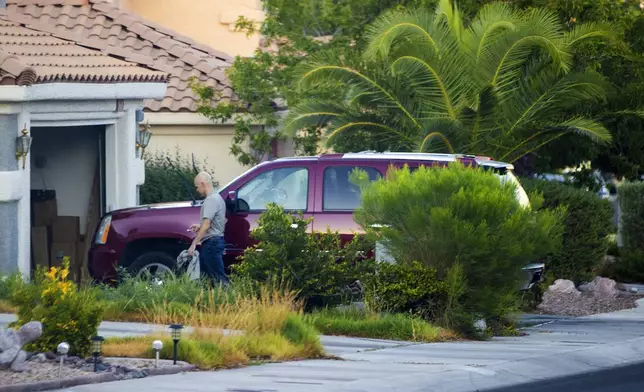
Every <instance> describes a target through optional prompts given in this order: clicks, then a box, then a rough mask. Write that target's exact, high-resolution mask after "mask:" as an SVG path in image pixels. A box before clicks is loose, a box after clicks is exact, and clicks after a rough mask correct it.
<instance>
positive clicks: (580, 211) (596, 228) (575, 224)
mask: <svg viewBox="0 0 644 392" xmlns="http://www.w3.org/2000/svg"><path fill="white" fill-rule="evenodd" d="M522 183H523V185H524V187H525V188H526V190H528V191H529V192H538V193H540V194H542V195H543V198H544V202H543V205H542V208H557V207H560V206H563V207H566V218H565V220H564V233H563V245H562V247H561V249H560V250H559V252H557V253H555V254H553V255H551V256H549V257H548V258H547V259H546V264H547V268H548V280H550V281H552V280H555V279H570V280H572V281H574V282H575V283H577V284H579V283H581V282H583V281H588V280H590V279H592V277H593V274H594V271H595V270H596V269H597V268H598V267H599V266H600V264H601V262H602V259H603V258H604V256H605V255H606V252H607V251H608V247H609V245H610V238H609V234H610V233H611V232H612V230H613V226H614V225H613V209H612V207H611V205H610V202H609V201H607V200H602V199H600V198H599V197H598V196H597V195H596V194H595V193H593V192H589V191H586V190H583V189H579V188H576V187H573V186H570V185H566V184H561V183H557V182H551V181H545V180H534V179H529V180H528V179H526V180H522Z"/></svg>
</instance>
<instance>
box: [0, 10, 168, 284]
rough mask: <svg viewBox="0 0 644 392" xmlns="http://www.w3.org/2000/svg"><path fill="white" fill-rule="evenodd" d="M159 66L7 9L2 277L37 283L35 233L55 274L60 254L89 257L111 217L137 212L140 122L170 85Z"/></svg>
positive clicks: (2, 66) (0, 156)
mask: <svg viewBox="0 0 644 392" xmlns="http://www.w3.org/2000/svg"><path fill="white" fill-rule="evenodd" d="M32 3H33V2H32ZM49 3H51V1H49ZM126 58H127V59H126ZM150 64H151V61H150V60H149V59H148V58H147V57H144V56H136V55H129V54H128V53H127V52H124V51H121V52H118V51H115V50H112V49H108V47H107V46H106V45H105V43H104V42H102V41H101V40H97V39H93V38H91V37H87V36H85V37H84V36H81V35H79V34H77V33H75V32H73V31H72V30H69V31H64V30H61V29H58V28H57V27H56V26H55V25H53V24H51V23H50V22H49V21H47V19H46V18H40V19H33V18H31V17H26V16H24V15H23V14H20V13H16V12H15V11H12V10H10V9H9V8H0V275H3V274H8V273H11V272H13V271H16V270H19V271H21V272H22V273H23V274H25V275H26V276H29V275H30V271H31V257H30V253H31V249H30V247H31V246H30V245H31V233H32V231H34V232H36V231H37V232H36V234H37V235H38V241H39V242H38V243H34V244H33V245H34V246H33V248H34V250H35V255H37V256H38V259H37V260H35V261H36V262H37V264H39V265H43V266H47V265H49V262H52V263H56V262H59V261H60V260H59V259H57V258H55V257H54V256H55V255H53V254H49V251H50V250H51V251H52V252H55V253H56V254H57V253H58V252H59V251H60V252H63V255H69V256H72V257H74V258H75V257H76V255H77V254H80V255H82V254H83V253H84V249H85V247H86V246H87V245H88V242H89V238H90V237H91V233H92V230H93V227H95V225H96V222H97V220H98V217H100V215H101V214H102V213H103V212H105V211H106V210H108V209H114V208H120V207H127V206H132V205H135V204H136V198H137V194H136V193H137V186H138V185H140V184H142V183H143V181H144V170H143V162H142V161H141V159H139V157H138V152H137V135H138V132H137V130H138V127H139V124H138V120H139V119H140V114H139V113H141V112H140V111H141V109H142V108H143V106H144V101H145V100H159V99H163V97H164V96H165V95H166V90H167V81H168V78H169V73H167V72H164V71H160V70H158V69H153V68H151V67H150V66H149V65H150ZM155 102H156V101H155ZM32 195H33V199H34V200H32ZM52 198H53V200H54V201H53V203H52ZM32 201H33V203H32ZM41 201H42V203H41ZM33 205H36V208H34V211H35V212H36V214H35V215H33V216H32V211H31V210H32V207H34V206H33ZM32 218H33V219H32ZM35 221H37V222H35ZM32 223H35V224H34V227H33V228H32V227H31V226H32ZM88 233H89V234H88ZM81 234H85V235H86V236H85V237H86V238H87V239H88V241H87V242H82V236H81ZM50 243H55V244H54V245H52V249H50V246H49V245H50ZM81 258H82V257H81ZM77 259H78V258H77ZM74 274H80V268H78V269H76V270H75V271H74Z"/></svg>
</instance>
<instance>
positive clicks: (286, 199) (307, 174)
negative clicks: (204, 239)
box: [224, 162, 315, 265]
mask: <svg viewBox="0 0 644 392" xmlns="http://www.w3.org/2000/svg"><path fill="white" fill-rule="evenodd" d="M314 181H315V171H314V170H311V168H310V167H309V166H307V165H306V164H305V163H303V162H302V163H299V164H298V163H295V162H293V163H284V164H280V165H267V166H265V167H262V168H261V169H258V170H257V171H256V172H255V173H252V175H250V176H248V177H246V178H245V179H244V181H241V182H240V184H239V185H237V186H235V187H234V188H231V189H229V190H228V191H237V198H238V199H241V200H244V201H245V202H246V203H248V207H249V212H248V213H235V214H233V213H228V214H227V218H228V220H227V222H226V228H225V234H224V237H225V241H226V253H225V256H224V261H225V263H226V265H230V264H233V263H235V261H236V259H237V257H239V256H241V255H242V254H243V253H244V250H245V249H246V248H248V247H250V246H252V245H253V244H254V241H253V240H252V238H251V235H250V233H251V231H252V230H254V229H255V228H256V227H257V220H258V219H259V216H260V215H261V214H262V212H264V211H266V206H267V204H268V203H270V202H275V203H277V204H278V205H280V206H282V207H283V208H284V210H285V211H290V212H293V213H295V212H302V213H303V214H304V217H305V218H309V217H311V216H312V215H313V200H314V192H313V191H312V190H313V189H314V186H313V185H314ZM311 230H312V228H311V227H309V232H310V231H311Z"/></svg>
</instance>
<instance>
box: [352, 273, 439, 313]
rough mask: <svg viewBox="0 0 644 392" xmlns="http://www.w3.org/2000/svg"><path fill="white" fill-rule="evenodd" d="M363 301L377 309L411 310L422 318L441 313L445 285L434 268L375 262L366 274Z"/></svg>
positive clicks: (396, 311)
mask: <svg viewBox="0 0 644 392" xmlns="http://www.w3.org/2000/svg"><path fill="white" fill-rule="evenodd" d="M364 287H365V301H366V303H367V304H368V305H369V307H370V308H371V309H373V310H376V311H386V312H392V313H412V314H416V315H419V316H421V317H425V318H429V319H432V318H435V317H436V316H437V315H439V314H442V310H443V309H444V308H445V306H446V296H447V289H446V285H445V282H443V281H440V280H439V279H438V277H437V275H436V269H433V268H428V267H425V266H424V265H423V264H421V263H419V262H417V261H415V262H412V263H411V264H393V263H377V264H376V269H375V273H373V274H370V275H367V276H366V278H365V285H364Z"/></svg>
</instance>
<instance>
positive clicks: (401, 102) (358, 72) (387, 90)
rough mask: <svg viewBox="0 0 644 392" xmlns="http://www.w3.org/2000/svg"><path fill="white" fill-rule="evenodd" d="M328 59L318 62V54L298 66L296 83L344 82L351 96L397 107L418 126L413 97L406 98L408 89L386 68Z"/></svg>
mask: <svg viewBox="0 0 644 392" xmlns="http://www.w3.org/2000/svg"><path fill="white" fill-rule="evenodd" d="M330 59H331V60H330V61H327V62H321V61H319V60H318V58H314V59H313V60H312V61H310V62H306V63H303V64H302V65H301V66H300V67H298V69H297V71H296V75H298V77H299V87H300V88H316V87H317V86H320V85H325V84H327V85H328V84H335V85H345V86H347V89H348V90H350V91H352V92H353V97H354V98H355V97H356V96H358V95H360V96H363V97H367V96H368V97H369V98H368V99H369V101H370V105H371V106H372V107H378V108H390V109H391V110H397V111H400V112H401V113H402V114H403V115H404V116H405V117H406V118H407V119H408V120H409V121H410V122H411V123H413V124H415V126H416V127H417V128H418V129H420V124H419V123H418V121H417V119H416V116H415V113H414V107H415V105H417V103H416V101H415V100H413V99H411V98H410V92H409V91H408V90H406V89H405V88H404V86H403V81H401V80H398V79H397V78H396V77H395V76H394V75H391V73H390V71H389V70H388V69H383V68H378V67H371V68H369V69H368V70H367V69H364V68H358V67H352V66H350V65H344V64H342V63H339V62H338V61H337V60H338V59H337V58H335V57H333V56H331V57H330ZM333 60H336V61H333Z"/></svg>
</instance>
